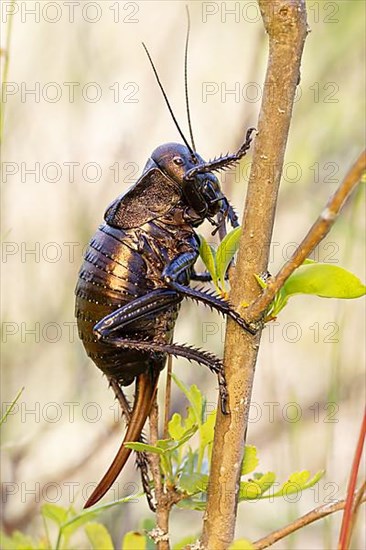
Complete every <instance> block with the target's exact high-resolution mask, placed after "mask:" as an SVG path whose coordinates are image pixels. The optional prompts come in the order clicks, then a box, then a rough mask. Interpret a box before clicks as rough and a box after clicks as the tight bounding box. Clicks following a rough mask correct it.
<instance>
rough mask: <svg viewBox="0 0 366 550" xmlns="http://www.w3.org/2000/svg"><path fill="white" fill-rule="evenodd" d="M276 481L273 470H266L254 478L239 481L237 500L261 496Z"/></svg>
mask: <svg viewBox="0 0 366 550" xmlns="http://www.w3.org/2000/svg"><path fill="white" fill-rule="evenodd" d="M275 481H276V474H275V473H274V472H267V473H265V474H262V475H261V476H260V477H257V478H256V479H254V480H250V481H242V482H241V483H240V491H239V500H254V499H259V498H261V497H262V495H263V493H265V492H266V491H268V490H269V489H270V488H271V487H272V485H273V484H274V482H275Z"/></svg>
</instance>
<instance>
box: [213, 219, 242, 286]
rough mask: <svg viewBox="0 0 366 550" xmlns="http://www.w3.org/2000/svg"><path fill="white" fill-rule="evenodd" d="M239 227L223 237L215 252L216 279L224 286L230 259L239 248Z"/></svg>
mask: <svg viewBox="0 0 366 550" xmlns="http://www.w3.org/2000/svg"><path fill="white" fill-rule="evenodd" d="M240 235H241V227H236V228H235V229H233V230H232V231H230V233H228V234H227V235H225V237H224V238H223V239H222V241H221V243H220V244H219V246H218V248H217V251H216V271H217V278H218V279H219V280H220V281H221V282H222V283H223V284H224V283H225V273H226V270H227V268H228V265H229V263H230V261H231V259H232V258H233V257H234V255H235V253H236V252H237V250H238V248H239V241H240Z"/></svg>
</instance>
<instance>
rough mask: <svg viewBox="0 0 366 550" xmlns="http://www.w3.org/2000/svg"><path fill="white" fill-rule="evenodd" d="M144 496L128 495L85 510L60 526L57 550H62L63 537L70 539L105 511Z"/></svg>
mask: <svg viewBox="0 0 366 550" xmlns="http://www.w3.org/2000/svg"><path fill="white" fill-rule="evenodd" d="M142 495H143V493H139V494H133V495H128V496H127V497H124V498H121V499H119V500H115V501H113V502H108V503H107V504H100V505H99V506H93V508H88V509H87V510H83V511H82V512H80V513H79V514H77V515H76V516H74V517H72V518H71V519H69V520H68V521H66V522H65V523H63V524H62V525H61V526H60V532H59V537H58V541H57V544H56V548H60V544H61V538H62V536H65V537H69V536H70V535H71V534H72V533H73V532H74V531H76V530H77V529H79V527H81V526H82V525H85V523H88V522H89V521H91V520H93V519H94V518H96V517H97V516H98V515H99V514H100V513H102V512H104V511H105V510H109V509H110V508H114V507H115V506H121V504H123V503H125V502H130V501H131V500H132V501H134V500H135V499H137V498H139V497H140V496H142Z"/></svg>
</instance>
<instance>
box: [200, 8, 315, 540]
mask: <svg viewBox="0 0 366 550" xmlns="http://www.w3.org/2000/svg"><path fill="white" fill-rule="evenodd" d="M258 3H259V6H260V9H261V13H262V17H263V21H264V26H265V29H266V31H267V33H268V35H269V59H268V68H267V74H266V81H265V85H264V90H263V101H262V106H261V112H260V117H259V122H258V125H257V128H258V137H257V139H256V141H255V145H254V151H253V164H252V170H251V174H250V178H249V183H248V192H247V198H246V205H245V213H244V219H243V223H242V227H243V231H242V235H241V240H240V246H239V253H238V260H237V265H236V268H235V274H234V275H233V277H232V278H231V279H230V283H231V293H230V301H231V302H232V303H233V304H234V306H238V305H239V304H240V303H241V302H242V301H243V300H245V302H246V303H251V302H252V301H254V300H255V299H256V298H257V297H258V295H259V288H258V285H257V283H256V280H255V277H254V276H253V274H255V273H262V272H263V271H265V270H266V269H267V265H268V257H269V250H270V242H271V236H272V229H273V223H274V216H275V210H276V203H277V195H278V189H279V184H280V180H281V174H282V167H283V161H284V154H285V149H286V144H287V138H288V132H289V127H290V122H291V115H292V108H293V103H294V97H295V92H296V86H297V84H298V82H299V77H300V61H301V55H302V51H303V47H304V43H305V38H306V34H307V23H306V7H305V2H304V0H276V2H268V1H267V0H259V2H258ZM274 167H275V169H273V168H274ZM253 248H255V249H257V250H260V251H261V252H262V253H261V254H247V253H246V251H248V250H253ZM259 341H260V333H258V334H257V335H256V336H255V337H251V336H248V335H247V334H246V333H244V331H242V330H241V329H240V327H238V326H236V324H235V323H231V322H230V321H229V322H228V325H227V332H226V340H225V352H224V363H225V373H226V379H227V386H228V392H229V406H230V411H231V414H230V415H225V416H224V415H222V414H221V413H220V410H219V411H218V414H217V421H216V427H215V440H214V445H213V454H212V463H211V473H210V482H209V489H208V503H207V509H206V514H205V518H204V525H203V534H202V545H203V547H204V548H207V549H210V550H211V549H213V548H214V549H215V550H224V549H226V548H228V547H229V546H230V543H231V541H232V539H233V535H234V529H235V520H236V509H237V493H238V487H239V476H240V469H241V463H242V459H243V453H244V445H245V436H246V430H247V426H248V415H249V407H250V399H251V393H252V387H253V379H254V370H255V364H256V360H257V353H258V347H259Z"/></svg>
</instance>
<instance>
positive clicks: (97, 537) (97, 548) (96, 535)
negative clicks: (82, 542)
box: [85, 523, 114, 550]
mask: <svg viewBox="0 0 366 550" xmlns="http://www.w3.org/2000/svg"><path fill="white" fill-rule="evenodd" d="M85 532H86V534H87V535H88V539H89V541H90V544H91V545H92V548H93V550H101V548H103V550H114V546H113V542H112V539H111V536H110V534H109V533H108V531H107V529H106V527H105V526H104V525H102V524H101V523H89V524H88V525H86V526H85Z"/></svg>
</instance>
